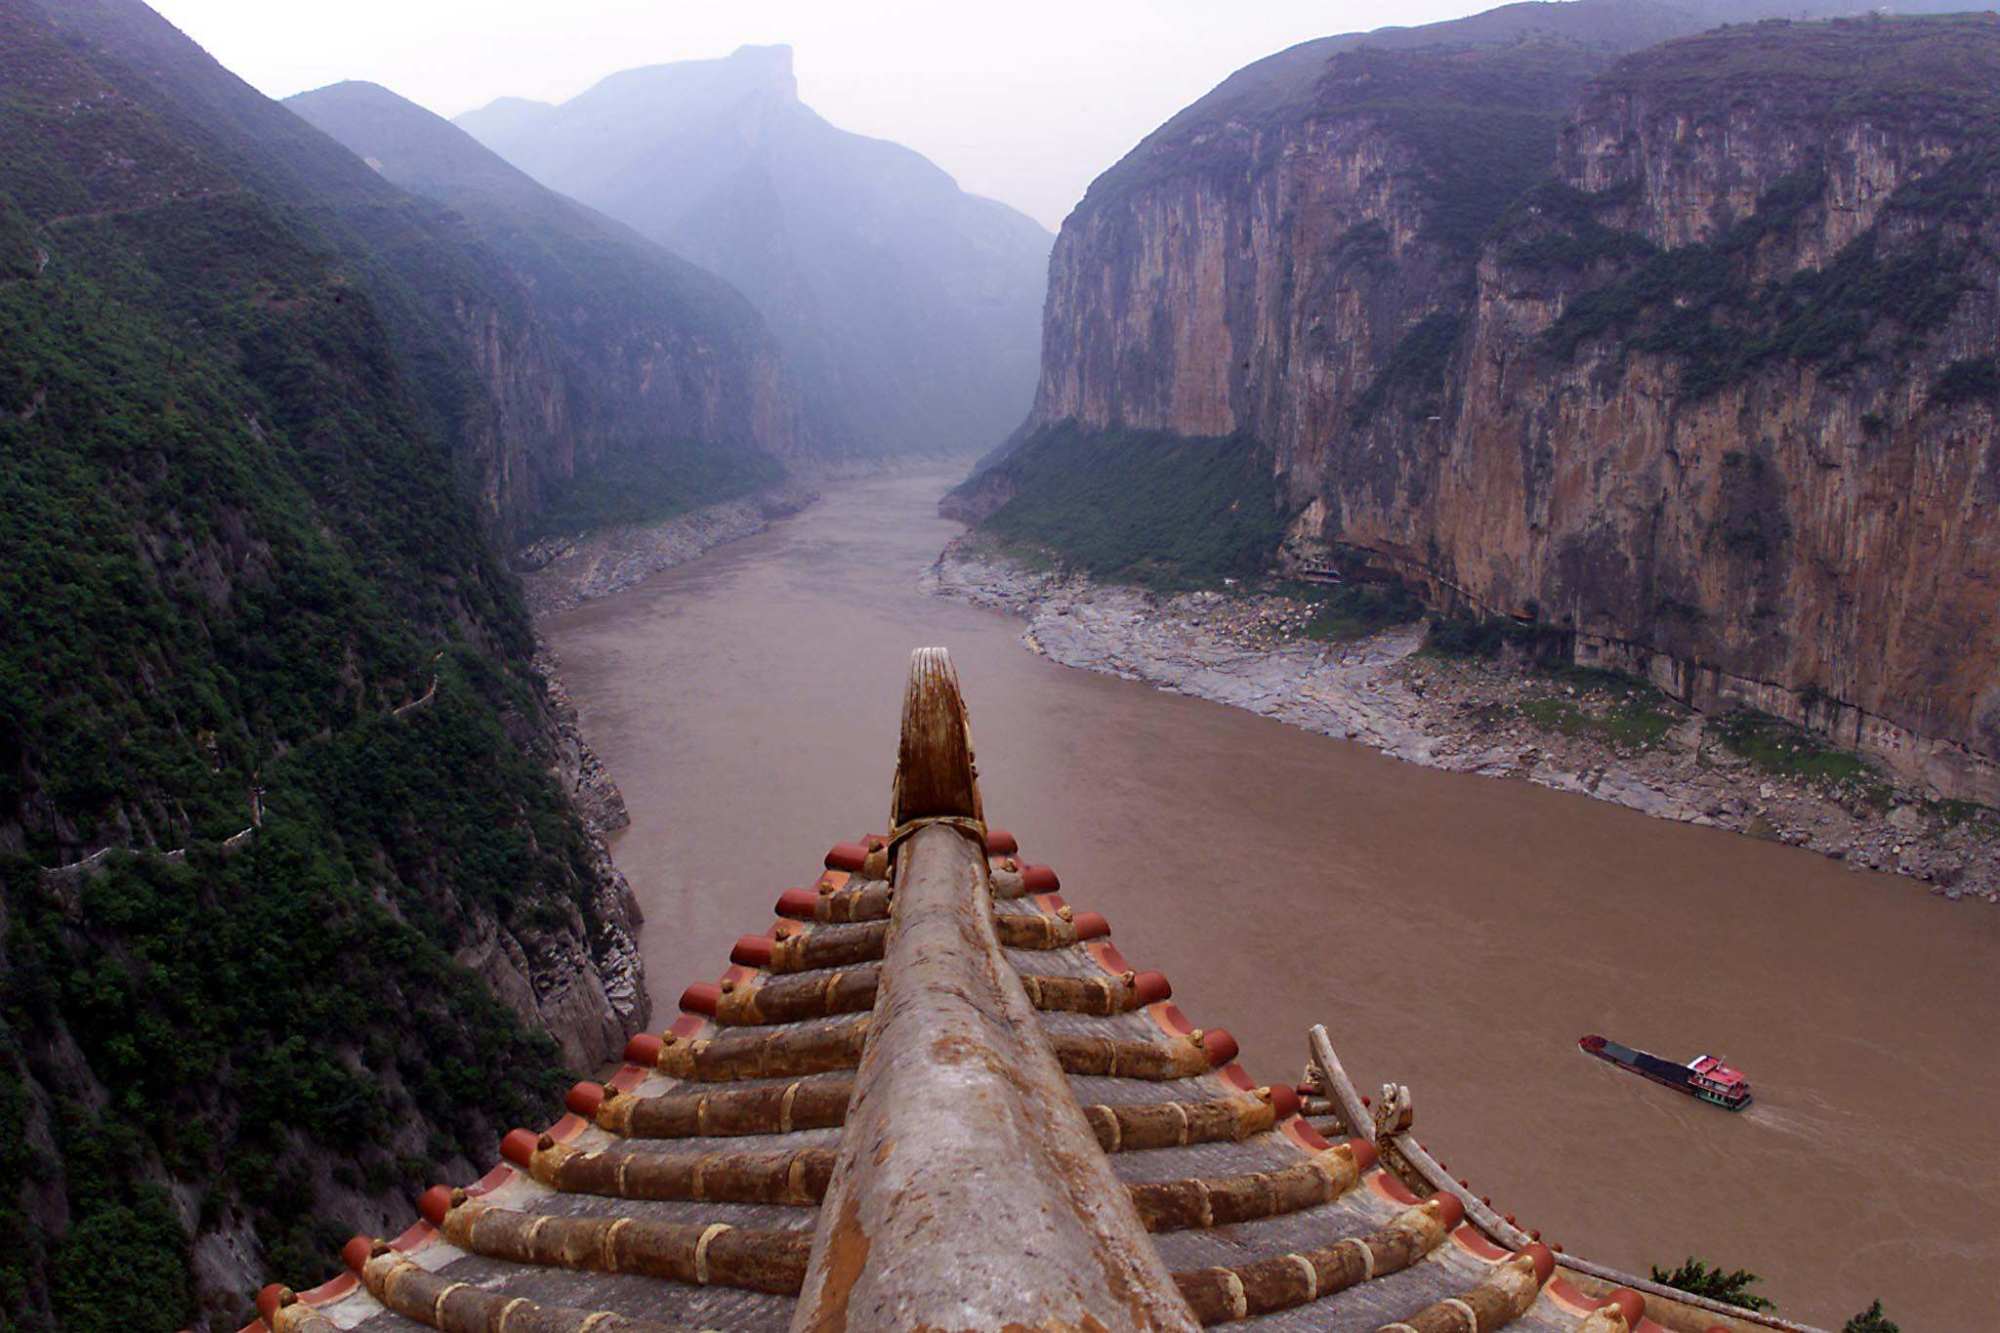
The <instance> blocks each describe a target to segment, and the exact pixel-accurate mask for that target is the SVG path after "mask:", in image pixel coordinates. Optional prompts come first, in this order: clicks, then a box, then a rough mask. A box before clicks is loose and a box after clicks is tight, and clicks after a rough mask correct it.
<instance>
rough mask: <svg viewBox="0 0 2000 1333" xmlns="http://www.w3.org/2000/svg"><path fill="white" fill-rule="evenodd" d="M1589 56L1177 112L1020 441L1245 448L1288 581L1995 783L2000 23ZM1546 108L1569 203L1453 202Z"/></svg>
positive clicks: (1893, 27) (1066, 332)
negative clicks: (1036, 432)
mask: <svg viewBox="0 0 2000 1333" xmlns="http://www.w3.org/2000/svg"><path fill="white" fill-rule="evenodd" d="M1592 59H1593V57H1592V56H1591V55H1590V54H1589V53H1584V54H1582V55H1579V56H1577V57H1576V58H1575V59H1573V60H1570V61H1567V62H1555V61H1547V62H1545V67H1544V69H1543V71H1542V73H1541V76H1540V83H1541V89H1540V91H1539V92H1537V91H1535V90H1533V89H1531V88H1529V87H1527V86H1526V85H1525V84H1524V83H1523V80H1524V79H1527V78H1530V77H1531V76H1533V75H1534V70H1533V69H1531V68H1529V67H1528V66H1526V65H1524V64H1523V63H1522V60H1523V58H1522V57H1520V56H1518V55H1507V56H1497V57H1496V56H1494V55H1491V54H1487V55H1481V54H1478V53H1473V52H1463V53H1459V54H1457V55H1447V56H1444V57H1433V56H1429V55H1425V54H1423V53H1410V54H1399V53H1372V54H1371V53H1368V52H1362V53H1336V54H1335V55H1333V56H1332V57H1331V58H1330V59H1328V60H1326V61H1325V64H1324V68H1323V70H1321V71H1320V72H1319V73H1318V74H1317V76H1316V77H1315V78H1314V79H1313V80H1311V81H1310V82H1309V84H1307V85H1306V86H1305V87H1306V91H1301V87H1300V85H1299V84H1298V83H1297V81H1296V80H1295V81H1294V82H1293V84H1292V85H1291V87H1292V91H1291V92H1290V93H1289V94H1288V95H1287V98H1281V99H1276V101H1277V102H1278V103H1281V105H1277V106H1275V109H1274V106H1273V105H1272V101H1273V99H1271V98H1267V99H1266V101H1265V102H1264V103H1258V104H1254V105H1253V104H1250V103H1246V101H1245V99H1244V98H1243V97H1238V98H1236V99H1235V100H1234V102H1230V101H1228V100H1227V99H1225V100H1224V102H1223V103H1222V104H1221V106H1220V109H1216V110H1212V112H1211V114H1209V115H1207V116H1206V117H1200V116H1196V115H1195V112H1197V111H1200V110H1201V106H1200V104H1198V106H1197V107H1196V108H1194V109H1191V111H1190V112H1187V113H1183V117H1182V118H1180V119H1178V120H1177V121H1176V122H1173V123H1170V124H1169V125H1168V126H1167V127H1166V128H1165V129H1163V130H1162V131H1161V132H1159V134H1156V135H1155V136H1154V138H1153V139H1152V140H1149V141H1148V143H1147V145H1142V147H1141V148H1140V149H1139V150H1137V151H1136V152H1135V153H1134V155H1133V157H1132V158H1130V159H1128V160H1127V162H1126V163H1122V164H1120V166H1119V167H1118V168H1116V169H1114V171H1113V172H1111V173H1108V174H1107V176H1106V177H1105V178H1103V179H1101V180H1100V182H1099V183H1098V186H1096V187H1094V188H1093V190H1092V192H1091V195H1090V197H1089V198H1087V199H1086V201H1085V203H1084V205H1083V206H1082V207H1081V208H1079V209H1078V211H1077V213H1076V214H1075V215H1074V216H1073V217H1072V218H1071V219H1070V222H1069V223H1068V224H1067V225H1066V226H1065V228H1064V231H1063V234H1062V236H1061V238H1060V240H1059V241H1058V243H1057V246H1056V250H1055V259H1054V264H1053V281H1052V287H1051V292H1050V299H1049V305H1048V315H1047V332H1046V337H1045V340H1044V373H1043V378H1042V383H1041V388H1040V393H1039V396H1038V399H1037V404H1036V409H1035V415H1034V417H1033V418H1032V419H1031V421H1030V423H1029V428H1030V429H1031V430H1032V429H1034V428H1036V427H1039V426H1042V425H1047V424H1050V423H1054V422H1058V421H1062V420H1065V419H1076V420H1078V421H1081V422H1083V423H1085V424H1088V425H1093V426H1098V427H1103V428H1111V427H1114V426H1144V427H1147V428H1152V429H1165V430H1171V431H1176V432H1181V433H1186V434H1191V435H1194V434H1199V435H1223V434H1230V433H1237V432H1241V433H1242V434H1244V435H1245V436H1247V437H1250V438H1253V439H1255V440H1257V441H1260V442H1261V443H1263V444H1265V445H1267V446H1269V447H1270V448H1271V449H1272V451H1273V453H1274V456H1275V460H1276V461H1275V466H1276V468H1277V471H1278V473H1279V479H1280V483H1281V487H1280V488H1281V494H1282V495H1283V497H1284V500H1285V503H1286V504H1287V506H1288V509H1289V512H1290V513H1291V515H1292V519H1291V523H1292V527H1291V540H1290V542H1289V547H1290V549H1291V551H1292V552H1293V553H1294V554H1301V553H1304V554H1312V555H1316V557H1317V558H1332V559H1335V560H1336V561H1339V562H1345V563H1348V564H1367V565H1372V566H1374V567H1376V568H1378V569H1380V570H1383V571H1387V572H1393V573H1395V574H1397V575H1399V576H1401V577H1403V578H1404V579H1405V580H1407V581H1408V582H1410V583H1411V584H1413V585H1415V586H1417V587H1419V588H1421V589H1423V590H1424V591H1425V592H1426V593H1427V594H1428V595H1429V597H1430V598H1431V599H1432V600H1433V602H1434V603H1436V604H1438V605H1445V606H1453V605H1455V606H1461V607H1466V608H1470V609H1476V610H1480V611H1484V612H1487V613H1498V614H1508V615H1513V616H1517V617H1525V618H1531V619H1535V620H1539V621H1541V622H1543V623H1545V624H1548V625H1550V626H1552V627H1557V628H1561V629H1565V630H1568V631H1572V632H1573V633H1574V635H1575V642H1576V645H1577V647H1576V652H1577V655H1578V657H1579V659H1581V660H1584V661H1591V662H1602V663H1605V664H1607V665H1616V666H1620V667H1623V668H1626V669H1631V670H1636V671H1641V672H1645V673H1648V674H1650V675H1652V676H1653V677H1654V678H1655V679H1656V680H1657V681H1658V682H1659V683H1661V684H1662V685H1663V686H1665V687H1666V688H1668V689H1669V690H1670V691H1672V692H1674V693H1676V694H1678V695H1680V696H1681V697H1683V698H1686V699H1689V700H1690V701H1692V702H1695V703H1697V704H1710V703H1716V702H1731V701H1741V702H1745V703H1748V704H1750V705H1752V706H1755V707H1758V708H1761V709H1764V710H1766V711H1769V712H1773V713H1778V714H1781V715H1785V716H1788V717H1791V718H1793V719H1794V720H1797V721H1801V722H1805V723H1808V724H1810V725H1813V726H1815V727H1818V728H1821V729H1823V730H1826V731H1829V732H1831V733H1832V734H1834V735H1835V736H1837V737H1838V738H1839V739H1841V740H1842V741H1843V742H1845V743H1848V744H1853V745H1858V746H1861V747H1863V748H1865V749H1868V750H1871V751H1873V752H1875V753H1877V754H1878V755H1881V756H1883V757H1884V758H1886V759H1888V760H1890V761H1891V762H1892V763H1893V764H1894V765H1895V766H1896V767H1897V768H1898V769H1899V770H1900V771H1901V772H1903V773H1904V775H1905V776H1909V777H1915V778H1920V779H1922V780H1925V781H1928V782H1930V783H1931V784H1932V785H1933V786H1934V787H1935V789H1937V790H1938V791H1940V792H1943V793H1947V794H1954V795H1964V796H1972V797H1979V798H1982V799H1993V798H1995V797H1996V796H2000V777H1996V770H1995V768H1994V767H1993V761H1994V760H1995V759H1996V758H2000V674H1996V666H1995V664H1996V647H2000V589H1996V587H1995V584H1994V579H1993V574H1992V571H1993V570H1994V569H1995V568H1996V567H2000V566H1997V565H1996V556H2000V511H1996V509H1995V507H1994V505H1993V500H1994V498H1995V496H1996V494H2000V475H1996V468H2000V463H1996V461H1995V459H1994V457H1993V442H1992V434H1993V426H1994V420H1995V412H1996V406H2000V403H1997V402H1996V393H1997V392H2000V390H1997V389H1996V385H2000V373H1996V371H1995V369H1994V361H1993V358H1994V355H1995V350H1996V343H2000V308H1996V292H2000V263H1996V260H1995V258H1994V256H1995V255H1996V254H2000V224H1996V223H1994V221H1993V220H1992V219H1993V217H1994V216H1995V214H1994V208H1993V203H1994V196H1995V193H1996V180H2000V173H1996V171H1995V163H1996V149H2000V140H1996V137H1995V131H1994V129H1993V128H1992V126H1993V125H1994V123H1995V122H1994V121H1993V119H1992V114H1993V94H1992V92H1991V91H1990V90H1991V89H1993V88H1994V87H1996V86H2000V25H1996V23H1995V22H1994V21H1993V20H1992V19H1991V18H1990V17H1989V16H1977V17H1965V18H1954V19H1922V20H1853V21H1849V20H1842V21H1836V22H1833V23H1813V24H1782V23H1778V24H1754V25H1741V26H1738V27H1735V28H1731V29H1727V30H1723V31H1719V32H1716V33H1711V34H1706V35H1702V36H1697V37H1691V38H1687V39H1684V40H1677V41H1674V42H1669V43H1667V44H1665V45H1661V46H1656V47H1652V48H1650V49H1647V50H1644V51H1641V52H1639V53H1638V54H1634V55H1631V56H1628V57H1625V58H1623V59H1622V60H1618V61H1616V62H1614V61H1613V60H1612V59H1611V58H1610V56H1609V55H1602V54H1600V55H1598V56H1596V57H1595V61H1596V64H1595V69H1594V70H1593V71H1592V72H1593V73H1595V75H1596V77H1595V78H1593V79H1590V80H1589V81H1588V83H1587V86H1585V80H1584V79H1583V78H1581V77H1575V76H1577V73H1578V70H1579V68H1580V67H1582V66H1584V65H1588V64H1590V63H1591V61H1592ZM1426 60H1435V62H1436V63H1437V68H1434V69H1430V70H1424V69H1422V68H1420V66H1421V65H1422V64H1423V62H1424V61H1426ZM1510 60H1511V61H1514V62H1515V63H1514V65H1513V66H1511V67H1510V66H1508V65H1507V64H1506V62H1507V61H1510ZM1255 68H1256V67H1253V70H1254V69H1255ZM1413 69H1414V70H1415V72H1414V73H1413V72H1412V71H1413ZM1247 73H1248V71H1246V74H1247ZM1502 74H1504V75H1505V76H1506V77H1505V78H1504V79H1501V77H1500V76H1501V75H1502ZM1238 77H1239V79H1241V78H1242V77H1243V76H1238ZM1572 77H1575V82H1574V83H1572V84H1570V85H1569V90H1568V91H1567V92H1566V91H1565V88H1564V81H1565V80H1566V79H1570V78H1572ZM1398 79H1401V80H1405V81H1408V82H1414V83H1416V84H1418V85H1420V86H1421V87H1422V88H1424V89H1427V90H1428V91H1429V93H1430V96H1429V97H1428V98H1427V99H1426V100H1424V101H1423V102H1422V103H1420V105H1422V106H1424V107H1426V108H1428V109H1427V110H1426V111H1425V112H1424V113H1422V114H1419V113H1418V112H1417V111H1413V110H1411V109H1410V107H1411V104H1410V103H1409V102H1408V101H1407V100H1404V101H1403V102H1400V103H1399V104H1396V105H1383V104H1382V98H1381V95H1380V89H1381V88H1382V87H1383V85H1384V84H1385V83H1390V82H1392V81H1394V80H1398ZM1482 81H1484V84H1485V85H1486V86H1481V84H1482ZM1229 88H1230V85H1228V84H1225V85H1224V88H1223V89H1222V90H1218V94H1216V95H1214V97H1220V96H1221V94H1222V93H1223V92H1226V91H1227V90H1228V89H1229ZM1916 88H1921V89H1922V91H1911V90H1912V89H1916ZM1558 95H1560V96H1562V97H1563V100H1564V101H1565V102H1566V104H1567V106H1566V109H1565V111H1564V113H1563V116H1562V118H1561V119H1560V121H1559V122H1558V123H1557V125H1556V126H1555V128H1554V131H1553V134H1552V137H1551V139H1550V140H1549V142H1548V143H1547V145H1546V148H1547V157H1546V159H1545V163H1546V164H1547V167H1548V169H1549V171H1550V174H1551V175H1552V177H1553V179H1552V180H1550V181H1548V182H1547V183H1544V184H1542V185H1540V186H1532V187H1530V188H1528V189H1526V190H1525V191H1524V192H1522V193H1521V194H1518V195H1516V196H1514V197H1513V198H1512V199H1511V200H1509V201H1506V202H1504V203H1501V204H1498V205H1496V204H1494V203H1493V202H1492V201H1491V200H1480V199H1478V198H1477V197H1476V196H1473V195H1469V194H1468V193H1467V192H1466V191H1464V190H1454V189H1452V188H1450V180H1449V178H1448V177H1447V176H1446V174H1445V173H1444V172H1443V171H1441V169H1440V164H1441V163H1448V162H1449V161H1450V158H1449V152H1450V148H1451V144H1450V134H1451V133H1456V134H1460V135H1476V134H1482V133H1486V132H1487V131H1488V130H1490V131H1491V133H1492V136H1493V137H1490V138H1489V139H1487V140H1484V141H1482V142H1483V143H1484V144H1485V145H1486V146H1487V148H1488V149H1489V151H1491V150H1492V145H1494V144H1499V145H1501V146H1502V147H1505V146H1506V145H1508V144H1512V145H1514V151H1521V152H1526V146H1527V145H1528V144H1529V143H1530V139H1531V136H1532V135H1533V133H1534V132H1535V131H1536V126H1535V124H1534V122H1533V119H1532V115H1531V113H1532V111H1533V110H1534V108H1535V107H1536V106H1538V105H1541V104H1542V103H1543V101H1545V100H1546V99H1547V98H1549V97H1553V96H1558ZM1510 98H1511V100H1510ZM1538 99H1541V100H1538ZM1212 100H1213V99H1212ZM1454 103H1455V104H1457V105H1459V106H1460V107H1463V108H1467V109H1468V110H1469V111H1479V110H1480V109H1481V108H1484V114H1483V115H1475V114H1467V115H1463V116H1460V117H1459V118H1458V119H1457V121H1456V122H1455V123H1454V125H1452V126H1451V127H1449V130H1450V132H1449V133H1441V132H1440V128H1439V119H1438V118H1439V117H1444V118H1445V119H1449V108H1450V106H1451V105H1453V104H1454ZM1482 121H1484V122H1486V125H1485V127H1484V128H1482V124H1481V122H1482ZM1496 127H1497V128H1496ZM1493 183H1494V184H1496V185H1501V184H1506V182H1504V181H1497V180H1496V181H1495V182H1493ZM1468 208H1472V209H1473V210H1474V211H1475V212H1479V213H1481V215H1482V216H1483V217H1486V218H1490V219H1491V221H1490V222H1488V223H1487V224H1486V225H1485V226H1484V227H1483V228H1482V229H1481V230H1480V232H1479V234H1478V235H1477V236H1476V237H1475V238H1474V239H1473V240H1472V242H1471V243H1470V244H1466V243H1465V240H1466V233H1465V231H1464V229H1463V228H1462V227H1458V228H1456V229H1455V225H1454V224H1455V223H1458V222H1460V221H1462V217H1461V215H1462V214H1464V213H1465V211H1466V210H1467V209H1468ZM987 489H988V490H989V491H991V490H994V489H995V487H994V484H993V483H988V486H987ZM962 502H963V501H962Z"/></svg>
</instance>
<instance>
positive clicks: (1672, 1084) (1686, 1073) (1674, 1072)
mask: <svg viewBox="0 0 2000 1333" xmlns="http://www.w3.org/2000/svg"><path fill="white" fill-rule="evenodd" d="M1577 1045H1578V1046H1579V1047H1580V1048H1581V1049H1582V1050H1583V1053H1584V1054H1585V1055H1592V1056H1595V1057H1597V1058H1598V1059H1599V1060H1602V1061H1604V1062H1605V1063H1606V1064H1610V1065H1616V1066H1618V1068H1620V1069H1623V1070H1626V1071H1627V1072H1629V1073H1633V1074H1637V1075H1638V1076H1639V1077H1640V1078H1644V1079H1650V1080H1651V1081H1652V1082H1654V1083H1657V1084H1659V1085H1660V1086H1661V1087H1663V1088H1672V1089H1673V1090H1674V1091H1675V1092H1678V1093H1680V1094H1682V1095H1683V1096H1687V1097H1692V1098H1694V1099H1695V1100H1696V1101H1702V1102H1707V1103H1708V1104H1709V1105H1710V1106H1719V1107H1721V1108H1722V1109H1723V1110H1725V1111H1740V1110H1742V1109H1743V1108H1744V1107H1746V1106H1748V1105H1749V1104H1750V1094H1749V1093H1747V1092H1746V1093H1744V1094H1743V1096H1741V1097H1738V1098H1735V1099H1731V1098H1727V1097H1723V1096H1721V1095H1719V1094H1717V1093H1713V1092H1709V1091H1708V1090H1707V1089H1705V1088H1700V1087H1697V1086H1696V1085H1695V1082H1694V1072H1693V1071H1692V1070H1690V1069H1689V1068H1688V1067H1687V1066H1686V1065H1680V1064H1675V1063H1674V1062H1673V1061H1672V1060H1663V1059H1661V1058H1660V1057H1659V1056H1657V1055H1654V1054H1652V1053H1651V1052H1649V1051H1641V1050H1635V1049H1633V1048H1632V1047H1630V1046H1626V1045H1624V1044H1622V1043H1620V1042H1615V1041H1612V1040H1610V1039H1609V1038H1607V1037H1599V1036H1595V1035H1592V1036H1588V1037H1584V1038H1582V1039H1581V1040H1580V1041H1578V1042H1577Z"/></svg>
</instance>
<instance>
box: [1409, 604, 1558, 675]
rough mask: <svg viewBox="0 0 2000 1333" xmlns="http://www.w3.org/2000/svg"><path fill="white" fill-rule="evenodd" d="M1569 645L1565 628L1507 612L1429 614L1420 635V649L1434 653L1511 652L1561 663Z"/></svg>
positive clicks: (1481, 654)
mask: <svg viewBox="0 0 2000 1333" xmlns="http://www.w3.org/2000/svg"><path fill="white" fill-rule="evenodd" d="M1569 648H1570V634H1569V632H1568V631H1566V630H1561V629H1557V628H1556V627H1554V626H1552V625H1544V624H1541V623H1540V622H1539V621H1532V622H1523V621H1519V620H1515V619H1513V618H1512V617H1510V616H1472V615H1446V616H1433V617H1432V618H1431V628H1430V633H1429V634H1428V635H1426V636H1425V638H1424V651H1425V652H1427V653H1432V654H1435V655H1436V656H1438V657H1466V658H1483V659H1486V660H1488V661H1491V660H1494V659H1496V658H1498V657H1500V656H1501V655H1502V654H1503V653H1508V652H1512V653H1514V654H1516V655H1518V656H1521V657H1525V658H1528V659H1529V660H1531V661H1538V662H1553V663H1561V662H1567V661H1568V660H1569Z"/></svg>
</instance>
